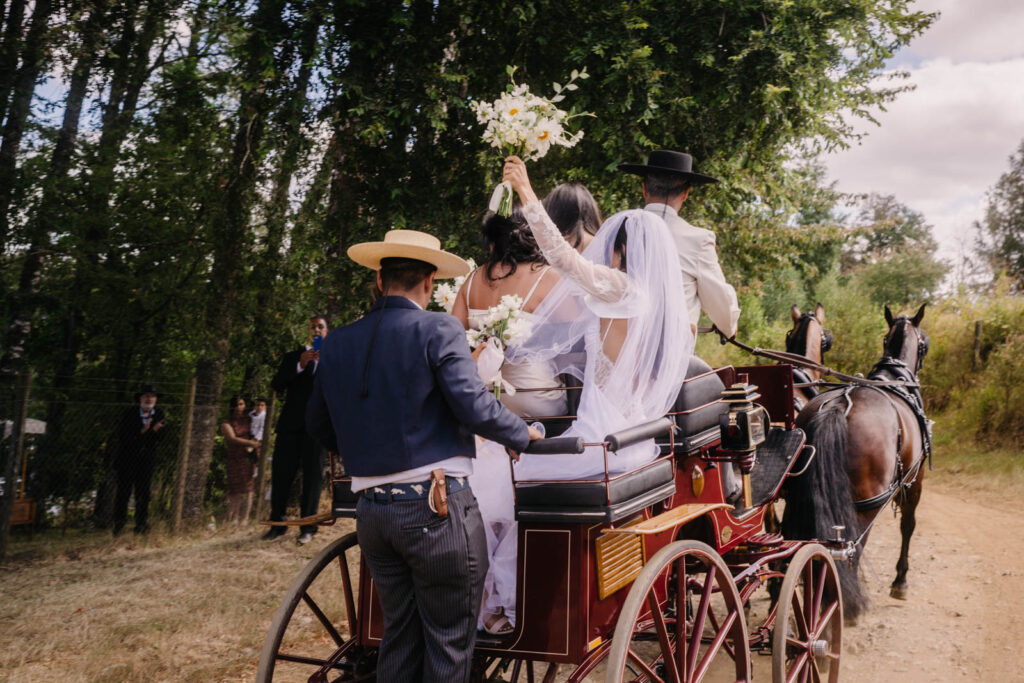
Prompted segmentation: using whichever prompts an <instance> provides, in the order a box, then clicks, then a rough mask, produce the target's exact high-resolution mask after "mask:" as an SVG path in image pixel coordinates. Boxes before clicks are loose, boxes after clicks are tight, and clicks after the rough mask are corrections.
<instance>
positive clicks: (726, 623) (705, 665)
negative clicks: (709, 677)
mask: <svg viewBox="0 0 1024 683" xmlns="http://www.w3.org/2000/svg"><path fill="white" fill-rule="evenodd" d="M738 617H739V614H738V612H735V611H732V612H729V615H728V616H727V617H726V618H725V619H724V620H723V621H722V628H721V629H720V630H719V631H718V632H717V633H715V637H714V639H712V641H711V644H710V645H708V649H707V651H706V652H705V653H704V656H703V657H701V658H700V664H699V665H698V666H697V668H696V670H695V671H694V672H693V680H695V681H697V680H700V679H701V678H703V677H704V674H706V673H707V671H708V669H709V668H711V662H712V660H713V659H714V658H715V655H716V654H718V651H719V650H720V649H722V645H724V644H725V639H726V638H727V637H728V636H729V631H730V630H731V629H732V625H733V623H735V621H736V619H737V618H738Z"/></svg>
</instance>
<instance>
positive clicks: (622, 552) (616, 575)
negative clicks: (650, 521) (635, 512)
mask: <svg viewBox="0 0 1024 683" xmlns="http://www.w3.org/2000/svg"><path fill="white" fill-rule="evenodd" d="M639 521H641V520H637V522H639ZM627 526H632V524H630V525H627ZM594 548H595V551H596V554H597V595H598V599H600V600H604V599H605V598H606V597H608V596H609V595H611V594H612V593H614V592H615V591H617V590H619V589H620V588H622V587H623V586H628V585H629V584H631V583H633V580H634V579H635V578H636V577H637V575H638V574H639V573H640V570H641V569H643V568H644V546H643V537H642V536H640V535H639V534H603V535H602V536H601V537H600V538H598V539H597V540H596V541H594Z"/></svg>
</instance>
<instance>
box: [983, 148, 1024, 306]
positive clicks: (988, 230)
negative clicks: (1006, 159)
mask: <svg viewBox="0 0 1024 683" xmlns="http://www.w3.org/2000/svg"><path fill="white" fill-rule="evenodd" d="M974 229H975V231H976V232H977V241H976V249H977V252H978V254H979V255H980V256H981V257H982V259H983V260H984V261H985V262H986V263H987V264H988V265H989V267H990V268H991V269H992V270H993V271H994V272H996V273H998V272H1005V273H1006V274H1007V275H1009V276H1010V277H1011V278H1012V279H1013V281H1014V283H1015V285H1014V289H1015V290H1016V291H1017V292H1020V291H1021V290H1022V289H1024V140H1022V141H1021V143H1020V145H1019V146H1018V147H1017V152H1016V153H1015V154H1012V155H1011V156H1010V170H1008V171H1007V172H1006V173H1004V174H1003V175H1001V176H999V180H998V181H996V184H995V186H994V187H993V188H992V189H991V190H989V193H988V200H987V202H986V205H985V215H984V216H983V217H982V219H981V220H980V221H978V222H976V223H975V224H974Z"/></svg>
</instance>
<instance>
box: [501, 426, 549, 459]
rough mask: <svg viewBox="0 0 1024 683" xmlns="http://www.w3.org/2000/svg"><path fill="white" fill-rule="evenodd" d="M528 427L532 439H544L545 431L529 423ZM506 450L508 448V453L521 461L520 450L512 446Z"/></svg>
mask: <svg viewBox="0 0 1024 683" xmlns="http://www.w3.org/2000/svg"><path fill="white" fill-rule="evenodd" d="M526 429H527V431H528V432H529V433H530V441H536V440H537V439H543V438H544V432H542V431H540V430H539V429H537V428H536V427H531V426H529V425H527V426H526ZM506 450H508V454H509V455H511V456H512V459H513V460H515V461H516V462H519V451H514V450H512V449H511V448H509V449H506Z"/></svg>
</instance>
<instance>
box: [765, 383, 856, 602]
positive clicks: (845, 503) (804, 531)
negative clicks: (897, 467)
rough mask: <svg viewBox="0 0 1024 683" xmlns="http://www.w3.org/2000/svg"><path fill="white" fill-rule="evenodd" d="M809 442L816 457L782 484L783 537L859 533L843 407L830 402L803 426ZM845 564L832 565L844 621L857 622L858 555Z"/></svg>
mask: <svg viewBox="0 0 1024 683" xmlns="http://www.w3.org/2000/svg"><path fill="white" fill-rule="evenodd" d="M807 441H808V443H809V444H812V445H813V446H814V448H815V450H816V452H817V454H816V456H815V458H814V460H813V461H812V462H811V463H810V465H809V466H808V468H807V470H806V471H805V472H804V473H803V474H802V475H801V476H799V477H794V478H792V479H790V480H789V481H788V482H787V483H786V488H787V495H786V510H785V514H784V517H783V524H782V532H783V535H784V536H785V537H786V538H795V539H805V540H807V539H811V538H817V539H828V538H832V537H833V536H834V533H835V532H834V531H833V529H832V527H833V526H842V527H845V531H844V532H843V534H844V537H845V538H856V537H857V536H858V535H859V534H860V522H859V521H858V519H857V512H856V509H855V508H854V506H853V496H852V494H851V492H850V476H849V474H848V473H847V463H848V460H849V454H848V452H847V424H846V411H845V402H842V401H832V402H829V403H827V404H826V405H825V406H824V407H822V408H820V409H819V410H818V412H817V413H815V414H814V416H813V417H812V418H811V420H810V421H809V422H808V423H807ZM859 550H860V549H859V548H858V552H856V553H855V554H854V555H853V558H852V559H851V560H850V561H849V562H840V563H838V564H837V565H836V567H837V569H838V571H839V579H840V584H841V586H842V591H843V609H844V613H845V617H846V618H847V619H851V620H854V619H856V618H857V617H858V616H859V615H860V614H861V613H862V612H863V611H864V610H865V608H866V607H867V596H866V595H865V594H864V592H863V590H862V589H861V585H860V552H859Z"/></svg>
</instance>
